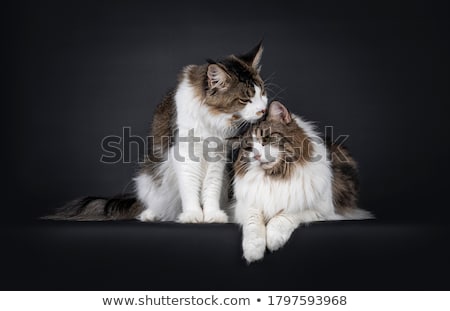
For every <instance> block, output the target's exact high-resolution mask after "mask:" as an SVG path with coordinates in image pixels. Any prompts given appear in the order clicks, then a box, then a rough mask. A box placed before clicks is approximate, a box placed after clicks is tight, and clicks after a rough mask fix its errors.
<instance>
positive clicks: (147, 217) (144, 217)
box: [136, 209, 156, 222]
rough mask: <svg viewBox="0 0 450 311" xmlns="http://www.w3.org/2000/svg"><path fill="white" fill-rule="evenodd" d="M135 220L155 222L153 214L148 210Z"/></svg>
mask: <svg viewBox="0 0 450 311" xmlns="http://www.w3.org/2000/svg"><path fill="white" fill-rule="evenodd" d="M136 218H137V219H138V220H140V221H146V222H151V221H155V220H156V216H155V214H154V213H153V212H152V211H151V210H149V209H146V210H144V211H143V212H142V213H140V214H139V216H137V217H136Z"/></svg>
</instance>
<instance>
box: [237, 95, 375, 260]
mask: <svg viewBox="0 0 450 311" xmlns="http://www.w3.org/2000/svg"><path fill="white" fill-rule="evenodd" d="M330 154H332V155H333V156H332V157H331V159H330ZM234 171H235V177H234V194H235V198H236V202H235V206H234V214H235V215H234V217H235V221H236V222H237V223H239V224H241V225H242V230H243V242H242V246H243V251H244V257H245V259H246V260H247V262H253V261H256V260H260V259H262V258H263V256H264V252H265V250H266V247H267V248H268V249H269V250H270V251H275V250H277V249H279V248H280V247H282V246H283V245H284V244H285V243H286V242H287V241H288V239H289V237H290V236H291V234H292V232H293V231H294V230H295V229H296V228H297V227H298V226H299V225H300V224H301V223H308V222H312V221H320V220H341V219H365V218H371V217H372V215H371V214H370V213H369V212H367V211H364V210H361V209H359V208H357V206H356V203H357V190H358V189H357V188H358V183H357V168H356V163H355V162H354V160H353V159H352V158H351V157H350V155H349V153H348V152H347V150H345V149H344V148H342V147H340V146H338V145H332V144H330V145H329V148H328V149H327V147H326V146H325V145H324V143H323V141H321V140H320V139H318V135H317V133H316V132H315V131H314V128H313V126H312V125H311V124H310V123H308V122H305V121H303V120H302V119H301V118H300V117H298V116H296V115H294V114H291V113H290V112H289V111H288V110H287V109H286V107H285V106H283V105H282V104H281V103H280V102H276V101H275V102H272V103H271V104H270V106H269V111H268V114H267V117H266V118H265V119H264V120H263V121H261V122H259V123H258V124H256V125H253V126H252V127H251V128H250V129H249V130H248V132H247V133H246V134H245V135H244V137H243V141H242V146H241V149H240V152H239V155H238V157H237V160H236V162H235V164H234Z"/></svg>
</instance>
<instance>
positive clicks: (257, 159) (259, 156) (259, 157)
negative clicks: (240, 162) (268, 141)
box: [253, 154, 261, 161]
mask: <svg viewBox="0 0 450 311" xmlns="http://www.w3.org/2000/svg"><path fill="white" fill-rule="evenodd" d="M253 157H254V158H255V160H256V161H259V160H260V159H261V155H260V154H255V155H254V156H253Z"/></svg>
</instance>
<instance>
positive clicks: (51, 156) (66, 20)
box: [1, 1, 450, 287]
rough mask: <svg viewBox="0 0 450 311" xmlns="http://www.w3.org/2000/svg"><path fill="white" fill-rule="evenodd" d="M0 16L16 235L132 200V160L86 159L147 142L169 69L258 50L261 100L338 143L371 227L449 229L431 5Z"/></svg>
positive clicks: (437, 25) (442, 41)
mask: <svg viewBox="0 0 450 311" xmlns="http://www.w3.org/2000/svg"><path fill="white" fill-rule="evenodd" d="M2 14H3V19H2V20H3V23H4V25H3V31H4V36H3V37H4V44H3V48H2V50H3V52H4V53H5V55H4V56H3V62H4V65H3V76H4V79H3V83H2V84H3V85H2V94H1V96H2V110H3V112H2V116H3V119H4V121H3V123H2V127H4V129H3V131H2V133H3V137H2V140H3V144H2V145H3V146H2V157H3V158H4V160H3V161H2V162H3V163H4V171H5V172H7V176H6V177H4V184H3V186H2V189H3V191H4V194H3V198H2V199H3V206H2V214H3V216H2V217H1V218H2V219H1V222H2V223H4V227H9V228H21V227H20V224H24V223H32V224H33V226H32V227H29V228H28V229H26V230H28V231H26V230H25V229H23V230H25V231H22V232H21V235H22V236H26V235H27V234H28V235H33V234H34V232H36V231H33V230H38V229H36V228H39V226H40V222H36V221H35V219H36V218H37V217H38V216H42V215H45V214H47V213H49V212H51V211H52V210H54V208H56V207H58V206H60V205H62V204H63V203H64V202H66V201H67V200H70V199H72V198H74V197H78V196H82V195H105V196H108V195H113V194H117V193H120V192H129V191H132V186H131V184H130V180H131V178H132V177H133V175H134V172H135V170H136V167H137V165H136V163H135V162H136V161H137V160H138V159H139V152H138V151H137V150H133V152H132V160H133V162H134V163H128V164H127V163H118V164H114V165H113V164H104V163H101V162H100V157H101V155H102V149H101V145H100V143H101V141H102V139H103V138H104V137H105V136H107V135H121V133H122V128H123V127H125V126H128V127H131V130H132V133H133V134H135V135H140V136H144V135H146V134H147V130H148V128H149V126H150V122H151V118H152V113H153V110H154V108H155V106H156V105H157V104H158V102H159V100H160V99H161V98H162V96H163V95H164V94H165V92H166V91H167V90H168V89H169V88H170V87H173V86H175V84H176V78H177V74H178V72H179V71H180V69H181V68H182V67H183V66H185V65H188V64H201V63H203V62H204V61H205V59H206V58H218V57H221V56H225V55H228V54H231V53H241V52H245V51H247V50H248V49H250V48H252V47H253V46H254V45H255V44H256V43H257V42H258V41H259V40H260V39H264V46H265V51H264V55H263V59H262V64H263V68H262V75H263V77H264V78H268V79H269V80H270V83H273V85H271V86H270V88H271V89H272V91H271V92H270V95H271V98H270V99H275V98H276V99H279V100H281V101H282V102H284V103H285V104H286V105H287V106H288V107H289V108H290V109H291V110H292V111H293V112H295V113H297V114H300V115H302V116H304V117H305V118H306V119H308V120H313V121H317V125H318V128H319V129H320V130H323V128H324V126H333V127H334V136H335V137H336V136H338V135H341V134H343V135H349V136H350V137H349V139H348V141H347V145H348V146H349V148H350V149H351V151H352V153H353V155H354V157H355V158H356V159H357V161H358V162H359V164H360V172H361V188H362V191H361V207H363V208H365V209H368V210H371V211H373V212H374V213H375V214H376V215H377V218H378V219H379V221H380V222H391V223H395V222H405V221H409V222H412V223H414V224H427V226H430V224H431V225H432V224H438V223H441V225H445V224H447V223H448V221H449V216H450V212H449V210H450V209H449V206H448V190H447V189H448V181H447V180H448V176H449V165H448V154H449V147H448V146H449V145H448V143H447V140H446V138H447V132H448V131H447V129H446V127H445V121H446V120H447V118H448V114H447V113H446V111H447V109H446V108H447V107H446V106H447V105H448V103H449V88H448V87H449V60H448V57H449V36H448V26H449V25H448V4H446V3H444V2H443V3H437V2H430V1H423V2H413V1H405V2H393V1H387V2H383V1H370V2H363V1H350V2H349V1H345V2H341V1H314V2H313V1H311V2H307V3H301V2H296V1H290V2H289V3H288V2H284V1H276V2H273V1H272V2H267V3H265V2H245V1H225V2H220V3H216V2H214V1H203V2H190V1H184V2H182V1H180V2H175V1H161V2H151V1H103V2H102V1H89V2H85V3H83V2H80V1H76V2H65V1H63V2H48V1H39V2H28V3H26V2H20V3H18V2H16V3H14V4H10V5H9V7H8V6H7V7H5V8H4V11H3V13H2ZM13 224H17V225H18V226H17V227H13ZM47 225H48V224H47ZM43 226H44V225H43ZM67 226H69V225H67ZM70 226H71V228H72V226H73V225H72V224H71V225H70ZM30 228H31V229H30ZM33 228H34V229H33ZM12 230H13V229H12ZM17 230H19V229H17ZM105 230H106V229H105ZM233 232H234V231H233ZM236 232H237V231H236ZM16 233H17V232H16ZM38 241H39V237H35V240H34V242H35V243H38ZM11 244H14V245H15V243H14V242H11ZM94 245H95V244H94ZM236 245H238V243H237V244H236ZM16 251H18V250H17V249H16ZM18 252H19V253H16V254H19V255H20V256H21V257H22V253H23V254H25V253H26V250H25V249H22V250H21V251H18ZM33 284H34V283H33ZM34 286H35V287H36V286H38V285H36V284H35V285H34Z"/></svg>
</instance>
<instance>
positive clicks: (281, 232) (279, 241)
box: [266, 219, 292, 252]
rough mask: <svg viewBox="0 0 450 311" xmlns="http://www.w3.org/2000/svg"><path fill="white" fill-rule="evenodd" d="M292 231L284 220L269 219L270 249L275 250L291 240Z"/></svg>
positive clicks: (267, 237)
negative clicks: (285, 225) (285, 224)
mask: <svg viewBox="0 0 450 311" xmlns="http://www.w3.org/2000/svg"><path fill="white" fill-rule="evenodd" d="M273 220H275V219H273ZM291 233H292V230H290V229H288V228H286V227H284V226H283V223H282V222H278V221H269V223H268V224H267V229H266V240H267V248H268V249H269V251H271V252H274V251H276V250H278V249H280V248H281V247H282V246H284V244H286V242H287V241H288V240H289V238H290V236H291Z"/></svg>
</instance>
